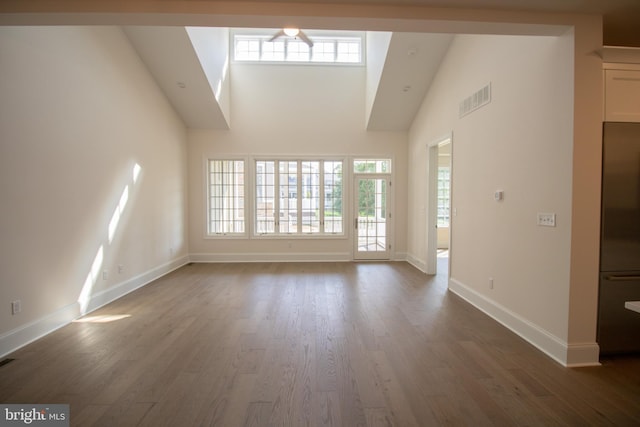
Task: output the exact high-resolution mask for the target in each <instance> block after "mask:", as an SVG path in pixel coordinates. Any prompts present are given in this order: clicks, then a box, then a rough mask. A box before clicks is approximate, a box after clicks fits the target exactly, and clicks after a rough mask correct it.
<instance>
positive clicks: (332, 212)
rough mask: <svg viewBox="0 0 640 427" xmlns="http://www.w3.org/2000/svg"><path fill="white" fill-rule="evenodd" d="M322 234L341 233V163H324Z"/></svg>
mask: <svg viewBox="0 0 640 427" xmlns="http://www.w3.org/2000/svg"><path fill="white" fill-rule="evenodd" d="M324 232H325V233H342V162H341V161H325V162H324Z"/></svg>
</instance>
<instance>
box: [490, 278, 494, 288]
mask: <svg viewBox="0 0 640 427" xmlns="http://www.w3.org/2000/svg"><path fill="white" fill-rule="evenodd" d="M489 289H493V277H489Z"/></svg>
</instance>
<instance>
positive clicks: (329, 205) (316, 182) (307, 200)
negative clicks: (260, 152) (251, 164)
mask: <svg viewBox="0 0 640 427" xmlns="http://www.w3.org/2000/svg"><path fill="white" fill-rule="evenodd" d="M255 170H256V192H255V197H256V202H255V213H256V217H255V227H256V234H259V235H279V234H283V235H285V234H286V235H289V234H319V235H322V234H343V233H344V231H343V230H344V229H343V221H342V217H343V204H342V202H343V197H342V188H343V175H342V171H343V162H342V160H256V169H255Z"/></svg>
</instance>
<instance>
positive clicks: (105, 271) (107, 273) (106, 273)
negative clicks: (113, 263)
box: [102, 270, 109, 280]
mask: <svg viewBox="0 0 640 427" xmlns="http://www.w3.org/2000/svg"><path fill="white" fill-rule="evenodd" d="M108 278H109V272H108V271H107V270H104V271H103V272H102V280H107V279H108Z"/></svg>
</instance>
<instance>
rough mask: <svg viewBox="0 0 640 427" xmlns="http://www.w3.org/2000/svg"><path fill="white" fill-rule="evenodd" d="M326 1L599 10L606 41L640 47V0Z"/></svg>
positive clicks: (293, 0) (314, 0)
mask: <svg viewBox="0 0 640 427" xmlns="http://www.w3.org/2000/svg"><path fill="white" fill-rule="evenodd" d="M210 1H215V0H210ZM257 1H258V2H269V1H270V0H257ZM281 2H283V3H318V0H281ZM326 3H335V4H360V5H363V4H372V5H398V6H429V7H446V8H469V9H496V10H517V11H532V12H562V13H587V14H599V15H602V16H603V27H604V28H603V30H604V31H603V33H604V44H605V45H609V46H638V47H640V0H343V1H327V2H326Z"/></svg>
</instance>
